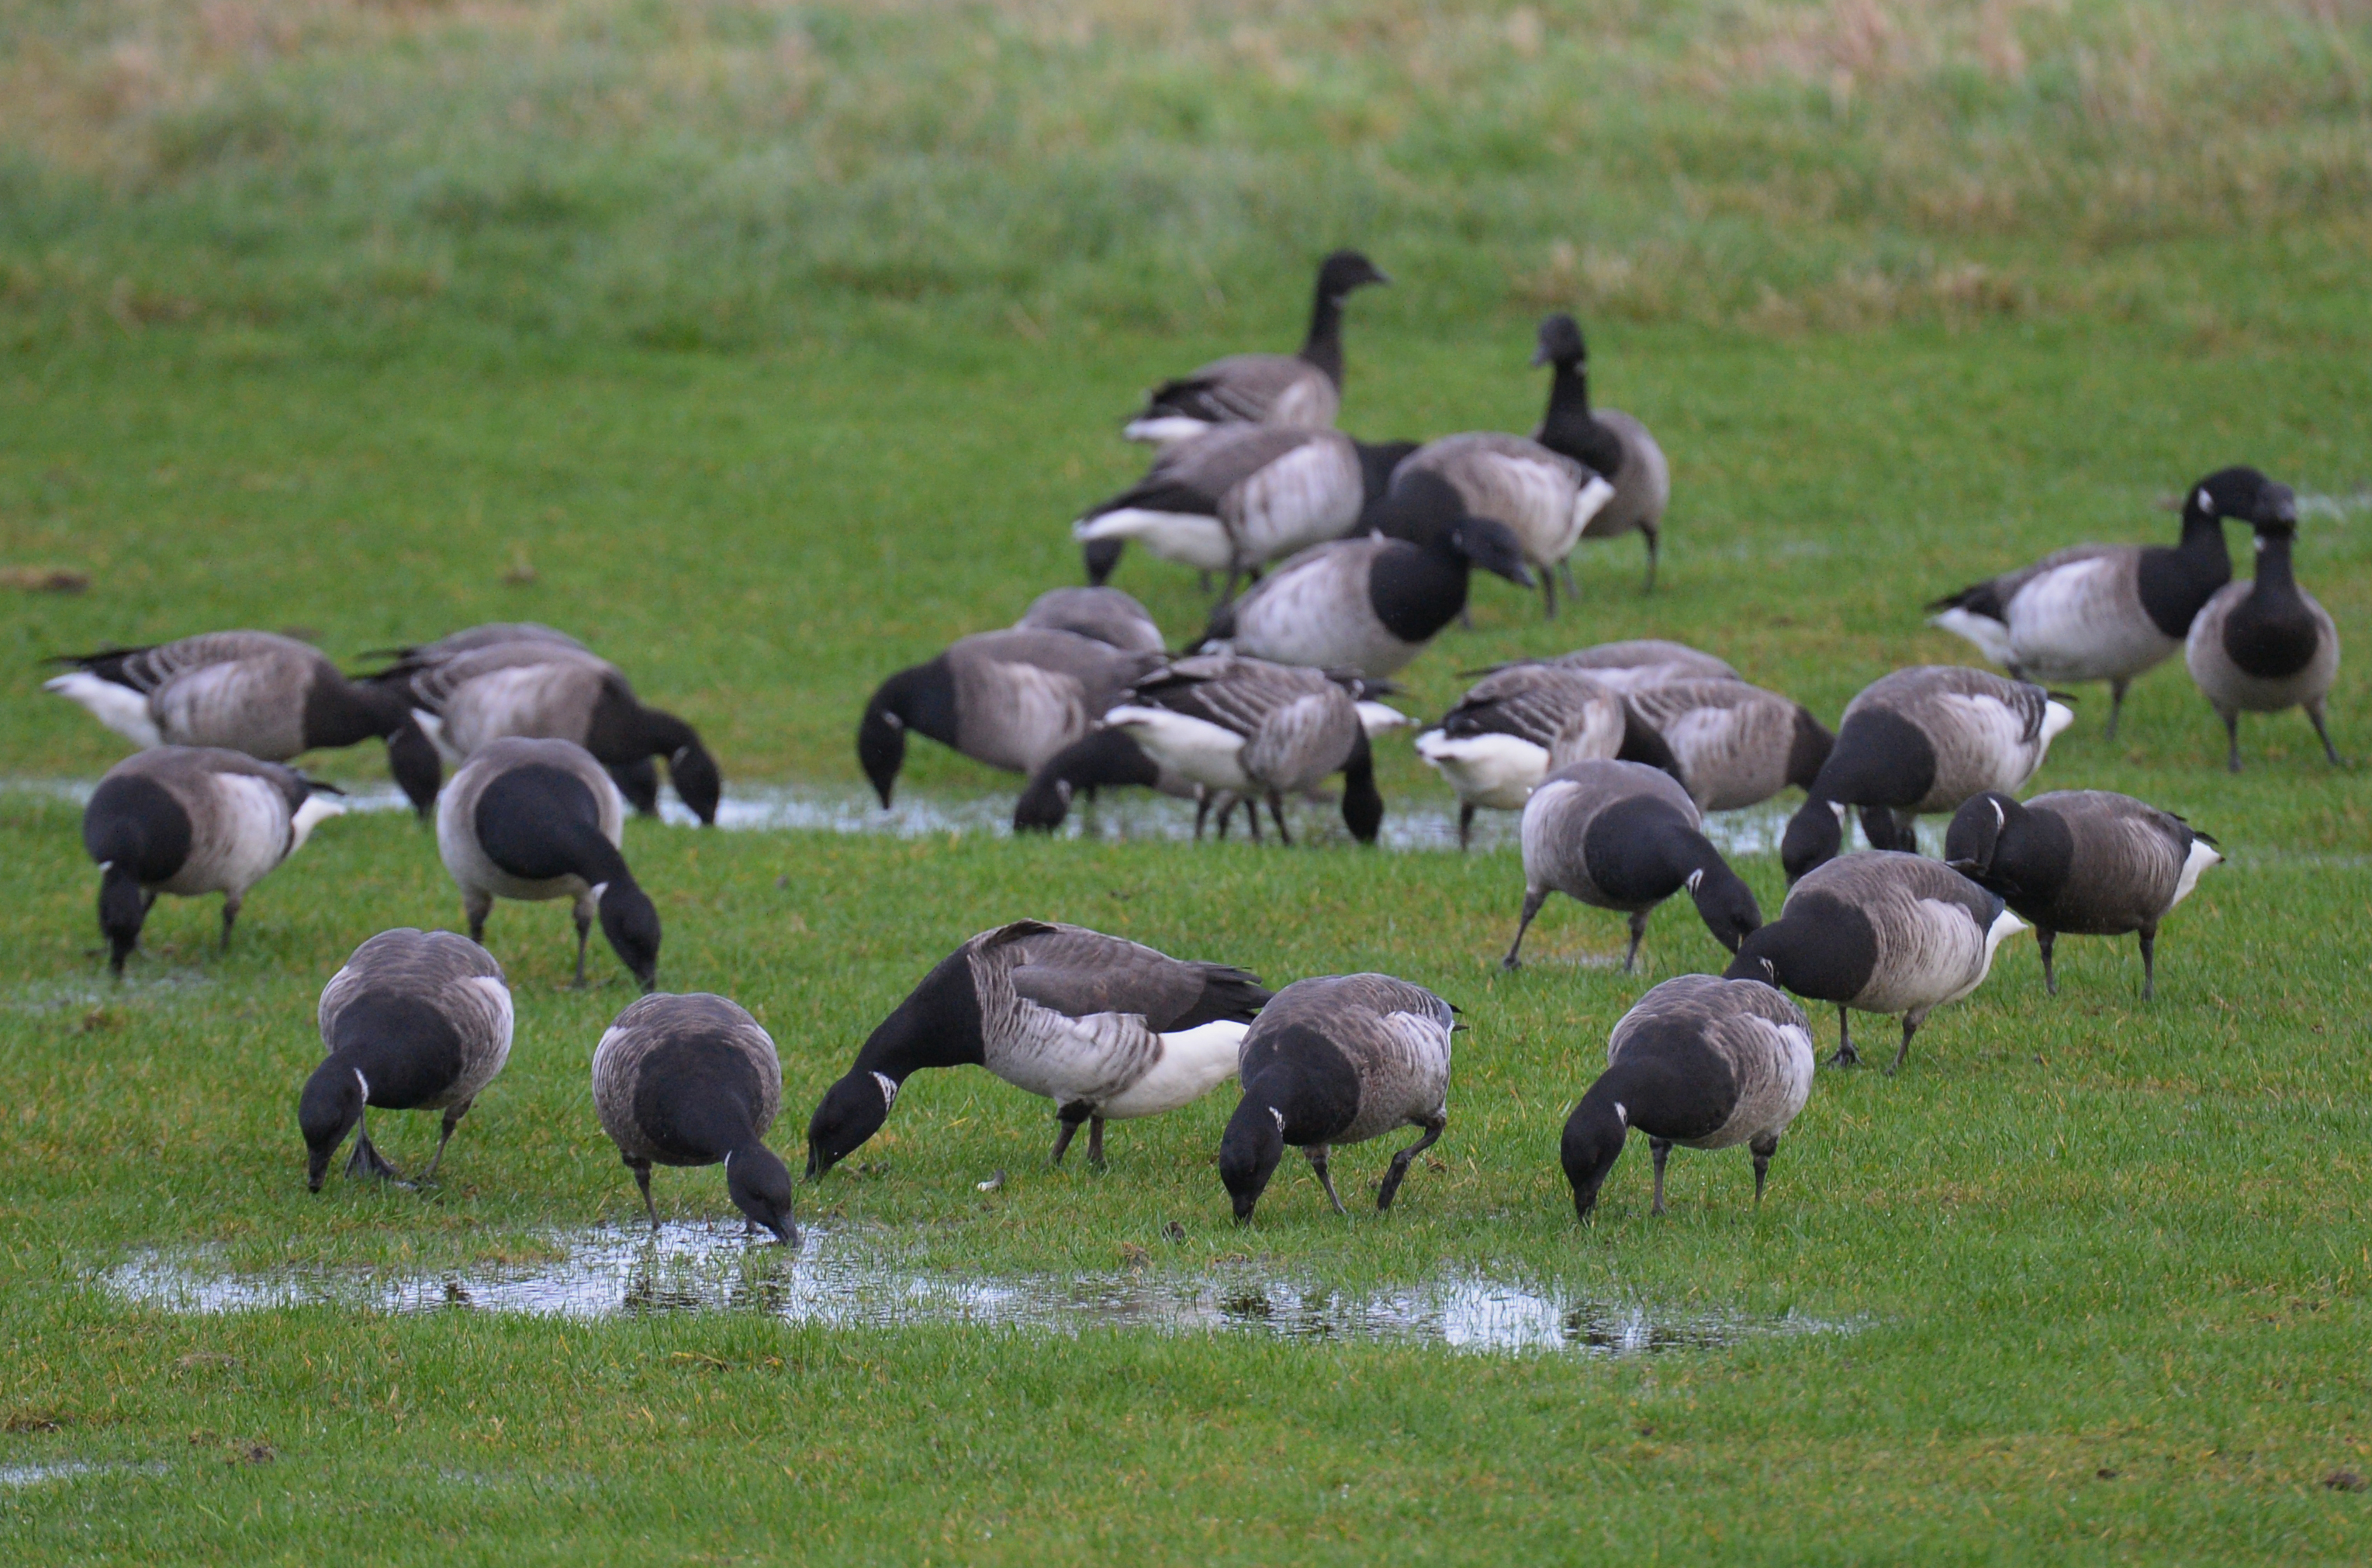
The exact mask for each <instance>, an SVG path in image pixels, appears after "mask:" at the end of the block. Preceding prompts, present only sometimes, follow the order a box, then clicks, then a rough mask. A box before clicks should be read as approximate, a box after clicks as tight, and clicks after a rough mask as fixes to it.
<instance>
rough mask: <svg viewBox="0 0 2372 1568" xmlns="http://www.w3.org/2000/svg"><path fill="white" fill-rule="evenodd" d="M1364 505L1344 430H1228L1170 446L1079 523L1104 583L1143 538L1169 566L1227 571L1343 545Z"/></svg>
mask: <svg viewBox="0 0 2372 1568" xmlns="http://www.w3.org/2000/svg"><path fill="white" fill-rule="evenodd" d="M1365 502H1366V480H1365V478H1364V476H1363V470H1362V469H1361V467H1360V462H1359V452H1358V447H1357V446H1356V445H1355V443H1354V442H1353V441H1352V439H1351V438H1350V437H1349V436H1345V435H1343V434H1342V433H1341V432H1340V431H1334V430H1305V429H1300V428H1297V427H1295V426H1292V425H1285V424H1227V425H1221V426H1219V427H1217V428H1216V429H1214V430H1211V431H1209V432H1207V433H1205V434H1203V435H1201V436H1194V437H1192V439H1190V440H1185V441H1180V442H1179V443H1178V444H1177V445H1175V446H1173V447H1168V448H1166V449H1165V450H1164V451H1163V452H1162V454H1161V456H1159V457H1158V458H1157V459H1154V462H1153V467H1152V468H1151V469H1149V470H1146V472H1145V477H1144V478H1143V479H1142V480H1139V481H1138V482H1136V483H1135V484H1134V485H1133V486H1131V487H1130V488H1129V489H1127V490H1124V491H1122V492H1121V494H1118V495H1115V496H1113V497H1112V498H1111V499H1110V500H1109V501H1106V502H1104V503H1102V504H1101V505H1098V506H1097V507H1095V508H1094V509H1093V510H1091V511H1089V512H1088V513H1087V515H1086V516H1085V517H1081V518H1080V519H1079V520H1078V521H1077V522H1076V523H1074V524H1073V525H1072V526H1071V537H1073V538H1074V539H1076V540H1078V541H1079V542H1080V543H1081V544H1082V545H1083V546H1085V547H1086V549H1087V578H1088V580H1089V581H1090V582H1092V583H1097V584H1101V583H1102V581H1103V579H1104V577H1105V576H1106V575H1109V574H1110V571H1111V568H1112V565H1113V563H1115V562H1117V561H1118V560H1119V554H1118V547H1119V546H1121V545H1122V544H1123V543H1125V542H1126V541H1127V540H1137V541H1138V542H1139V543H1141V544H1143V545H1144V546H1145V549H1146V550H1148V551H1150V552H1152V553H1154V554H1155V555H1157V556H1159V557H1160V558H1161V559H1162V560H1164V561H1176V562H1180V563H1184V564H1186V565H1189V566H1194V567H1199V568H1200V569H1202V570H1203V571H1205V572H1225V573H1227V591H1228V592H1230V593H1232V592H1234V590H1235V586H1236V583H1237V582H1238V580H1239V579H1240V578H1241V577H1242V575H1244V574H1245V573H1246V572H1250V571H1252V570H1254V569H1256V568H1258V567H1261V566H1263V565H1266V564H1267V563H1269V562H1271V561H1274V560H1276V559H1277V558H1278V557H1280V556H1284V555H1290V554H1292V553H1293V552H1295V551H1296V550H1300V549H1303V548H1305V547H1306V546H1308V545H1312V544H1316V543H1318V542H1320V540H1330V539H1340V538H1341V537H1342V536H1343V534H1345V533H1347V532H1349V531H1350V528H1351V526H1352V524H1354V523H1355V522H1356V521H1357V520H1358V517H1359V512H1360V508H1361V506H1362V505H1364V504H1365Z"/></svg>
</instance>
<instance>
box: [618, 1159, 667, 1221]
mask: <svg viewBox="0 0 2372 1568" xmlns="http://www.w3.org/2000/svg"><path fill="white" fill-rule="evenodd" d="M626 1168H627V1169H628V1170H631V1171H633V1172H634V1185H635V1186H637V1187H639V1188H641V1189H642V1190H643V1213H645V1214H648V1215H650V1217H651V1234H652V1235H653V1236H657V1234H658V1233H659V1211H658V1205H657V1204H656V1203H654V1202H651V1162H650V1161H648V1160H636V1159H630V1160H628V1161H627V1162H626Z"/></svg>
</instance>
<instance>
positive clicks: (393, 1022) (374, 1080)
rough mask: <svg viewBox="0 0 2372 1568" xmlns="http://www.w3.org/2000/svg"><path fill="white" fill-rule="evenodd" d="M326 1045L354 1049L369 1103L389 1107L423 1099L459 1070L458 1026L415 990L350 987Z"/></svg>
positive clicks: (438, 1091)
mask: <svg viewBox="0 0 2372 1568" xmlns="http://www.w3.org/2000/svg"><path fill="white" fill-rule="evenodd" d="M329 1045H330V1050H331V1051H332V1052H336V1051H342V1050H345V1049H347V1048H349V1047H354V1048H356V1049H357V1051H358V1060H357V1061H356V1063H355V1065H357V1066H358V1067H360V1068H361V1069H362V1074H363V1077H364V1079H365V1080H366V1082H367V1083H368V1084H369V1085H370V1103H371V1104H373V1105H375V1106H380V1107H383V1108H385V1109H389V1110H410V1109H413V1107H415V1106H419V1105H423V1104H425V1103H426V1102H427V1101H429V1100H431V1099H434V1098H436V1097H437V1096H438V1095H441V1094H443V1093H444V1092H445V1091H446V1090H447V1089H449V1088H451V1087H452V1086H453V1085H454V1084H455V1083H456V1082H458V1081H459V1078H460V1076H461V1056H462V1052H461V1034H460V1031H459V1029H457V1028H454V1027H453V1020H452V1019H451V1018H449V1017H448V1016H446V1015H445V1013H444V1011H443V1009H441V1008H439V1007H437V1006H436V1005H434V1004H432V1003H431V1002H429V1001H428V1000H427V999H426V998H424V997H421V996H408V995H404V994H402V993H396V992H390V991H384V990H373V989H368V988H366V989H363V990H360V991H358V992H356V993H355V996H354V998H353V999H352V1000H351V1001H349V1002H347V1003H346V1004H345V1005H343V1007H341V1008H339V1009H338V1016H337V1022H336V1024H335V1025H334V1026H333V1028H332V1034H331V1039H330V1041H329ZM374 1048H376V1049H374Z"/></svg>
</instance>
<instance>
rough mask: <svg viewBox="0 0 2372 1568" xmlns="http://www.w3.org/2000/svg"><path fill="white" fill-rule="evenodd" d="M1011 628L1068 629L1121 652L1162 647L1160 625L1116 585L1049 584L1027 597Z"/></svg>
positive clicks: (1155, 650) (1156, 650)
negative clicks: (1032, 595) (1017, 618)
mask: <svg viewBox="0 0 2372 1568" xmlns="http://www.w3.org/2000/svg"><path fill="white" fill-rule="evenodd" d="M1013 630H1015V631H1017V632H1029V631H1040V632H1069V633H1075V634H1076V635H1078V636H1082V637H1092V638H1093V639H1095V640H1096V641H1097V642H1099V643H1105V644H1109V645H1111V646H1112V647H1115V648H1118V649H1120V650H1122V652H1123V653H1134V654H1157V653H1160V652H1162V651H1163V650H1164V645H1163V643H1162V640H1161V628H1160V627H1158V626H1157V625H1155V624H1154V621H1153V617H1152V616H1150V615H1148V614H1147V613H1145V606H1143V605H1141V604H1139V603H1137V602H1136V600H1135V599H1134V598H1130V597H1129V596H1128V595H1127V594H1125V593H1122V591H1121V590H1120V589H1118V588H1049V589H1048V590H1047V591H1046V592H1044V593H1042V594H1040V595H1039V596H1038V597H1037V598H1035V599H1033V600H1031V601H1030V605H1029V609H1028V610H1025V611H1023V612H1022V616H1021V619H1020V620H1018V621H1015V622H1014V623H1013Z"/></svg>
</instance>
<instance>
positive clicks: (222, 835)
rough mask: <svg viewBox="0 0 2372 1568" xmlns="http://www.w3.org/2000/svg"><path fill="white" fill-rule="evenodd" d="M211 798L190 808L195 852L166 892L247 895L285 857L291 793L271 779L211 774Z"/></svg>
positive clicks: (164, 885) (165, 887)
mask: <svg viewBox="0 0 2372 1568" xmlns="http://www.w3.org/2000/svg"><path fill="white" fill-rule="evenodd" d="M206 787H209V788H210V790H211V794H212V798H211V799H210V800H209V801H207V802H205V803H204V804H203V806H202V807H198V808H195V809H192V810H191V811H190V830H191V836H190V854H189V858H188V859H187V860H185V861H183V862H182V863H181V868H180V870H179V871H177V872H175V873H174V874H173V877H172V878H171V879H170V880H169V881H167V882H163V883H160V884H158V886H159V888H160V889H161V890H162V891H165V892H168V893H178V894H180V895H181V896H183V897H188V896H190V895H192V894H196V893H234V894H236V893H244V892H245V891H247V889H250V888H252V887H254V886H255V885H256V884H257V883H258V882H261V881H262V880H263V878H264V877H265V875H266V874H267V873H269V872H270V871H271V870H272V868H273V866H275V865H279V864H280V862H281V861H282V860H283V859H284V858H285V851H286V850H287V847H288V836H289V835H288V818H289V812H288V797H287V796H285V795H283V794H281V793H280V790H279V788H278V786H276V785H275V784H273V783H272V782H271V781H270V780H269V779H260V778H256V777H254V776H253V775H251V774H247V773H214V774H210V775H208V776H207V786H206Z"/></svg>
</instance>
